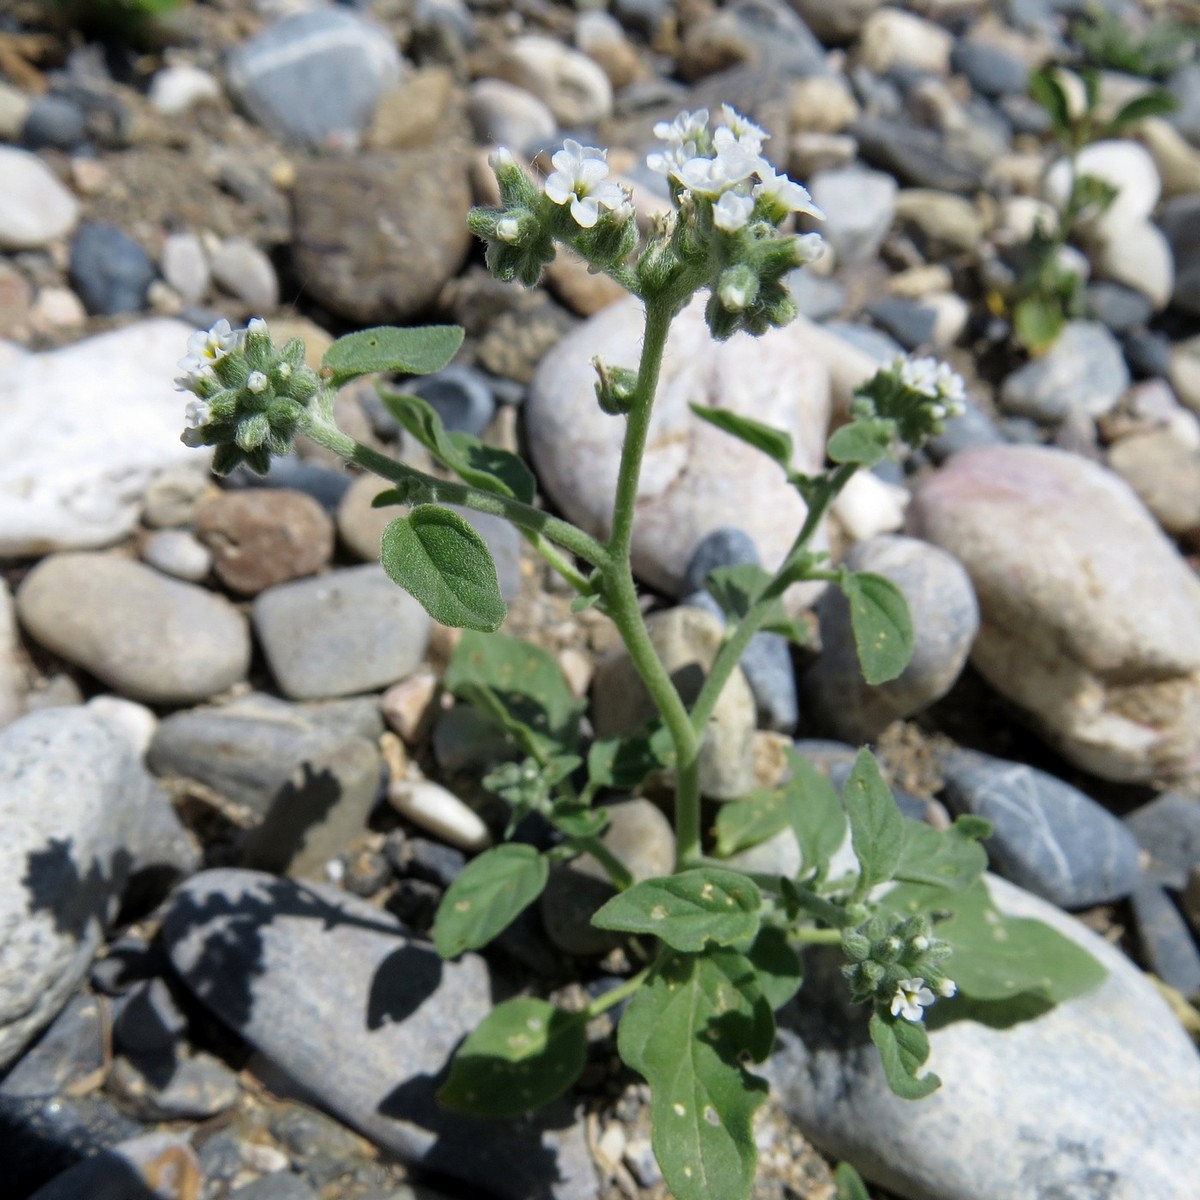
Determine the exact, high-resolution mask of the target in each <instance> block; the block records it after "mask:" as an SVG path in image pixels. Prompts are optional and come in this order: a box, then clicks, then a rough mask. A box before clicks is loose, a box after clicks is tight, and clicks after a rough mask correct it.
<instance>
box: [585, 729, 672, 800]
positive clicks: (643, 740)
mask: <svg viewBox="0 0 1200 1200" xmlns="http://www.w3.org/2000/svg"><path fill="white" fill-rule="evenodd" d="M587 762H588V782H589V783H590V784H592V785H593V786H594V787H598V788H599V787H607V788H616V789H618V790H620V791H627V790H630V789H632V788H635V787H637V786H638V785H639V784H640V783H642V782H643V781H644V780H645V778H646V776H647V775H649V774H650V772H651V771H657V770H658V769H659V768H661V767H664V766H666V763H665V762H664V761H663V760H662V758H661V757H660V756H659V754H658V750H657V748H656V746H655V742H654V739H653V738H652V737H651V736H650V735H649V734H635V735H633V736H631V737H610V738H597V739H596V740H595V741H594V742H593V743H592V745H591V748H590V749H589V750H588V758H587Z"/></svg>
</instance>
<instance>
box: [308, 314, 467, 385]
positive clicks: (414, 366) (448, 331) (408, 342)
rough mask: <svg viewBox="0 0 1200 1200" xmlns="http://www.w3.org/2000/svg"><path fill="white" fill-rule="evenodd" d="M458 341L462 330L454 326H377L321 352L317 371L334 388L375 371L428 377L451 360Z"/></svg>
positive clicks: (354, 334) (348, 335) (351, 334)
mask: <svg viewBox="0 0 1200 1200" xmlns="http://www.w3.org/2000/svg"><path fill="white" fill-rule="evenodd" d="M462 340H463V330H462V329H461V328H460V327H459V326H457V325H425V326H421V327H418V328H413V329H399V328H397V327H395V326H392V325H378V326H376V327H375V328H373V329H360V330H359V331H358V332H357V333H348V334H347V335H346V336H345V337H340V338H338V340H337V341H336V342H334V343H333V345H332V346H330V347H329V349H328V350H326V351H325V357H324V358H322V359H321V368H322V371H323V373H324V374H326V375H327V377H328V378H329V380H330V382H331V383H332V385H333V386H334V387H341V386H342V384H344V383H347V382H349V381H350V380H351V379H357V378H358V376H360V375H373V374H375V373H376V372H378V371H388V372H399V373H401V374H404V375H428V374H430V372H432V371H440V370H441V369H442V368H443V367H444V366H445V365H446V364H447V363H448V362H449V361H450V360H451V359H452V358H453V357H454V356H455V354H456V353H457V352H458V348H459V346H461V345H462Z"/></svg>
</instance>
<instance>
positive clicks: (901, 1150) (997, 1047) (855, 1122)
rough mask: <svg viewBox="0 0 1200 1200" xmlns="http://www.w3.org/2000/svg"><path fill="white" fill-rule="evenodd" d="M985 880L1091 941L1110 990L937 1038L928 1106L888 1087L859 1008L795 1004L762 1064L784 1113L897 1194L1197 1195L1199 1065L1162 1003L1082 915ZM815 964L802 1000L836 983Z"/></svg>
mask: <svg viewBox="0 0 1200 1200" xmlns="http://www.w3.org/2000/svg"><path fill="white" fill-rule="evenodd" d="M988 887H989V890H990V891H991V893H992V896H993V899H994V900H995V902H996V903H997V904H998V906H999V907H1000V908H1001V910H1002V911H1004V912H1006V913H1010V914H1011V915H1013V916H1019V917H1033V918H1036V919H1038V920H1041V921H1044V922H1046V923H1047V924H1049V925H1051V926H1052V927H1053V928H1055V929H1056V930H1058V931H1059V932H1060V933H1062V934H1064V935H1065V936H1066V937H1068V938H1070V940H1071V941H1073V942H1075V943H1076V944H1078V945H1081V946H1083V947H1084V948H1086V949H1087V950H1088V952H1089V953H1091V954H1092V955H1093V956H1094V957H1095V958H1097V959H1098V960H1099V961H1100V963H1101V964H1102V965H1103V966H1104V967H1105V968H1106V969H1107V971H1108V975H1107V977H1106V978H1105V980H1104V981H1103V982H1102V983H1101V984H1100V986H1099V987H1098V988H1096V989H1095V990H1093V991H1091V992H1089V993H1087V994H1086V995H1084V996H1080V997H1077V998H1075V999H1073V1000H1071V1001H1070V1002H1069V1003H1067V1004H1062V1005H1060V1006H1058V1007H1057V1008H1055V1009H1053V1010H1052V1011H1050V1012H1048V1013H1046V1014H1045V1015H1044V1016H1039V1017H1038V1018H1037V1019H1035V1020H1028V1021H1023V1022H1020V1023H1018V1024H1015V1025H1012V1026H1010V1027H1009V1028H1006V1029H1002V1028H992V1027H990V1026H988V1025H984V1024H980V1023H977V1022H975V1021H968V1020H961V1021H955V1022H951V1023H948V1024H945V1025H941V1026H940V1027H938V1028H936V1029H931V1030H930V1043H931V1045H932V1055H931V1057H930V1061H929V1066H930V1067H931V1068H932V1069H933V1070H934V1071H936V1072H937V1073H938V1074H939V1075H940V1076H941V1079H942V1087H941V1088H940V1089H939V1090H938V1091H937V1092H935V1093H933V1095H932V1096H929V1097H927V1098H926V1099H924V1100H922V1101H920V1102H919V1103H913V1102H911V1101H908V1100H901V1099H899V1098H898V1097H896V1096H895V1095H893V1094H892V1092H891V1091H890V1089H889V1088H888V1086H887V1083H886V1082H885V1080H884V1077H883V1071H882V1068H881V1066H880V1064H879V1056H878V1053H877V1051H876V1050H875V1047H874V1046H873V1045H872V1044H871V1043H870V1041H868V1040H867V1038H866V1036H865V1034H864V1032H863V1028H862V1027H863V1013H862V1010H861V1009H860V1008H851V1007H850V1006H849V1005H848V1004H847V1003H845V1002H841V1001H838V1000H837V999H834V998H833V997H832V995H831V999H830V1002H829V1003H826V1004H821V1005H813V1004H812V1003H811V1002H810V1001H804V1002H797V1001H793V1002H792V1003H791V1004H789V1005H788V1007H787V1008H785V1009H784V1010H783V1011H782V1012H781V1014H780V1017H779V1026H780V1028H779V1035H778V1036H779V1042H778V1043H777V1046H776V1050H775V1053H774V1054H773V1056H772V1058H771V1059H770V1060H769V1062H768V1067H767V1074H768V1077H769V1078H770V1079H771V1081H772V1083H773V1084H774V1087H773V1088H772V1091H773V1092H775V1094H777V1095H779V1096H780V1097H781V1100H782V1104H783V1107H784V1110H785V1111H786V1112H787V1114H788V1115H789V1117H791V1119H792V1120H793V1121H795V1123H796V1124H797V1125H798V1127H799V1128H800V1130H801V1131H802V1132H803V1133H804V1134H805V1136H806V1137H808V1138H810V1139H811V1140H812V1141H813V1142H814V1143H815V1144H816V1145H817V1146H819V1147H820V1148H821V1149H823V1150H824V1151H825V1152H826V1153H828V1154H830V1155H832V1156H833V1157H835V1158H840V1159H848V1160H849V1161H851V1162H854V1163H856V1164H858V1165H859V1167H860V1168H861V1169H862V1170H863V1172H864V1174H865V1175H866V1177H867V1178H868V1179H871V1180H873V1181H876V1182H878V1183H879V1184H881V1185H882V1186H885V1187H887V1189H888V1190H889V1191H892V1192H896V1193H897V1194H899V1195H909V1196H914V1197H915V1196H921V1197H928V1198H931V1200H933V1198H936V1200H1014V1198H1015V1197H1018V1196H1028V1197H1033V1196H1037V1195H1039V1194H1041V1195H1043V1196H1050V1195H1054V1194H1056V1193H1057V1194H1059V1195H1063V1196H1067V1195H1072V1194H1074V1195H1078V1196H1080V1197H1083V1196H1089V1195H1091V1196H1095V1195H1097V1194H1098V1193H1097V1188H1100V1189H1101V1192H1100V1193H1099V1194H1103V1195H1105V1196H1106V1197H1107V1200H1139V1198H1140V1197H1144V1196H1154V1197H1155V1200H1190V1197H1191V1196H1192V1194H1193V1192H1194V1190H1195V1189H1194V1187H1193V1185H1192V1183H1190V1182H1188V1181H1189V1180H1190V1179H1191V1178H1192V1170H1191V1168H1192V1164H1193V1163H1194V1162H1195V1161H1196V1158H1197V1155H1198V1154H1200V1062H1198V1061H1197V1058H1196V1054H1195V1050H1194V1048H1193V1046H1192V1044H1191V1041H1190V1039H1189V1038H1188V1036H1187V1034H1186V1033H1185V1032H1184V1031H1183V1029H1182V1028H1181V1027H1180V1025H1179V1022H1178V1021H1177V1020H1176V1018H1175V1016H1174V1015H1173V1014H1172V1012H1171V1011H1170V1009H1169V1008H1168V1006H1167V1003H1166V1001H1165V1000H1164V999H1163V998H1162V997H1161V996H1160V995H1159V994H1158V992H1157V990H1156V989H1155V988H1154V986H1153V985H1152V984H1151V983H1150V981H1149V980H1147V979H1146V977H1145V976H1144V975H1143V974H1142V973H1141V971H1139V970H1138V969H1137V968H1136V967H1135V966H1134V965H1133V964H1132V963H1131V962H1129V960H1128V959H1127V958H1126V957H1125V956H1124V955H1123V954H1121V952H1120V951H1119V950H1117V949H1116V948H1115V947H1113V946H1110V945H1109V944H1108V943H1107V942H1106V941H1105V940H1104V939H1103V938H1101V937H1098V936H1097V935H1096V934H1094V933H1092V932H1091V931H1090V930H1088V929H1086V928H1085V927H1084V926H1083V925H1082V924H1080V923H1079V922H1078V921H1076V920H1074V919H1073V918H1071V917H1069V916H1067V915H1066V914H1065V913H1062V912H1061V911H1059V910H1058V909H1056V908H1055V907H1054V906H1053V905H1051V904H1048V903H1047V902H1045V901H1043V900H1039V899H1038V898H1037V897H1034V896H1030V895H1029V894H1028V893H1025V892H1022V891H1021V890H1020V889H1019V888H1016V887H1013V886H1012V885H1011V884H1007V883H1005V882H1004V881H1003V880H1000V879H996V878H994V877H989V878H988ZM806 968H807V969H806V975H807V979H806V988H805V990H806V991H810V989H811V990H812V993H813V994H817V992H816V989H817V988H818V987H822V989H823V988H824V987H828V988H829V989H831V992H832V993H833V994H836V993H837V991H838V989H840V987H841V981H840V980H839V979H838V978H837V974H836V972H837V964H836V962H835V961H834V958H833V956H832V955H831V956H829V957H827V958H825V959H823V960H822V959H821V958H820V956H818V955H810V956H807V958H806ZM818 968H819V969H820V972H821V974H820V977H821V979H823V980H826V981H827V982H826V983H824V984H821V983H818V982H816V979H815V978H814V976H816V974H817V971H818ZM822 994H823V992H822ZM1100 1094H1103V1095H1104V1096H1105V1097H1106V1102H1105V1104H1104V1105H1103V1106H1101V1107H1100V1108H1097V1106H1096V1104H1095V1102H1094V1098H1095V1097H1096V1096H1097V1095H1100ZM998 1145H1002V1146H1004V1147H1005V1151H1004V1153H1002V1154H997V1153H995V1148H996V1147H997V1146H998Z"/></svg>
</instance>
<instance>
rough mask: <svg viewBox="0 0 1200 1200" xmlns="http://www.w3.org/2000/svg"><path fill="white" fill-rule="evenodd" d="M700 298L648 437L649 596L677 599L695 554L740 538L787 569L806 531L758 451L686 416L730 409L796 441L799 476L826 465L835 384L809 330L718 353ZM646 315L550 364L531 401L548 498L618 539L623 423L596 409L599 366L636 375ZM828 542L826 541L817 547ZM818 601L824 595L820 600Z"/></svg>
mask: <svg viewBox="0 0 1200 1200" xmlns="http://www.w3.org/2000/svg"><path fill="white" fill-rule="evenodd" d="M705 299H706V298H705V297H700V298H699V299H698V300H697V301H696V302H695V303H693V304H692V305H691V306H690V307H689V308H688V309H686V310H685V311H684V312H683V313H682V314H681V315H680V316H679V317H678V318H677V319H676V321H675V324H674V325H673V326H672V329H671V336H670V340H669V342H668V344H667V354H666V358H665V361H664V363H663V369H662V376H661V379H660V382H659V388H658V398H657V400H656V402H655V410H654V417H653V419H652V421H651V425H650V436H649V440H648V443H647V447H646V456H645V460H644V464H643V470H642V477H641V486H640V489H639V492H638V509H637V524H636V526H635V530H634V538H633V567H634V571H635V572H636V573H637V575H638V576H639V577H640V578H641V579H643V580H645V581H646V582H647V583H648V584H650V585H651V586H652V587H656V588H660V589H662V590H663V591H665V592H668V593H670V594H672V595H679V594H680V588H681V586H682V583H683V575H684V570H685V569H686V567H687V564H688V561H689V559H690V558H691V556H692V551H693V550H695V548H696V546H697V544H698V543H699V542H700V541H701V539H702V538H704V537H705V536H706V535H707V534H709V533H711V532H712V531H713V530H714V529H718V528H721V527H723V526H728V525H729V524H731V523H734V524H736V525H738V526H739V527H740V528H741V529H743V530H744V531H745V532H746V533H748V534H749V535H750V537H752V538H753V539H754V542H755V544H756V545H757V547H758V550H759V554H760V555H761V557H762V560H763V563H764V565H765V566H767V567H768V568H771V567H775V566H777V565H778V564H779V562H780V561H782V558H783V555H784V554H785V553H786V552H787V550H788V548H789V547H790V546H791V544H792V540H793V539H794V538H795V536H796V533H797V532H798V530H799V529H800V526H801V524H802V522H803V520H804V514H805V508H804V504H803V502H802V501H801V499H800V497H799V496H798V495H797V494H796V492H795V491H794V490H793V489H792V488H791V487H789V486H788V484H787V482H786V480H785V479H784V475H783V471H782V470H781V469H780V468H779V467H777V466H776V465H775V464H774V463H772V462H771V460H770V459H768V458H767V457H766V456H765V455H764V454H762V453H761V452H760V451H757V450H754V449H752V448H751V447H750V446H747V445H746V444H745V443H743V442H740V441H738V440H737V439H736V438H733V437H730V436H729V435H728V434H726V433H722V432H721V431H720V430H719V429H716V428H715V427H714V426H712V425H709V424H708V423H707V422H705V421H702V420H701V419H700V418H699V417H697V416H696V415H695V414H694V413H693V412H692V411H691V409H690V408H689V407H688V405H689V404H698V405H703V406H705V407H710V408H728V409H732V410H733V411H734V412H736V413H739V414H741V415H743V416H747V417H753V418H754V419H755V420H758V421H762V422H765V423H766V424H768V425H774V426H776V427H778V428H780V429H786V430H787V431H788V433H789V434H790V435H791V437H792V441H793V443H794V445H795V454H794V459H793V465H794V466H796V467H797V468H799V469H801V470H804V471H815V470H817V469H818V468H819V467H820V465H821V464H822V463H823V462H824V448H825V435H826V428H827V426H828V423H829V406H830V399H829V392H830V388H829V374H828V371H827V370H826V368H825V367H824V366H822V365H821V363H820V362H818V361H817V360H815V359H814V357H813V356H812V355H811V354H809V353H808V351H807V346H806V341H805V338H806V334H805V332H804V328H803V327H799V323H798V324H797V325H794V326H789V327H788V328H786V329H782V330H774V331H772V332H771V333H768V334H766V335H765V336H763V337H761V338H752V337H750V336H748V335H745V334H738V335H736V336H735V337H733V338H731V339H730V340H729V341H727V342H721V343H718V342H715V341H714V340H713V339H712V336H711V335H710V334H709V332H708V327H707V325H705V323H704V301H705ZM642 328H643V315H642V306H641V303H640V302H639V301H636V300H630V301H627V302H624V303H618V304H613V305H610V306H609V307H608V308H606V309H604V310H602V311H601V312H599V313H597V314H596V315H595V316H594V317H591V318H590V319H589V320H587V321H585V322H584V323H583V324H582V325H580V326H579V327H578V328H577V329H575V330H573V331H572V332H571V333H570V334H568V335H567V337H565V338H563V340H562V341H561V342H559V344H558V345H557V346H555V347H554V349H553V350H551V351H550V353H549V354H547V355H546V357H545V358H544V359H543V360H542V362H541V365H540V366H539V367H538V370H537V374H536V375H535V377H534V380H533V386H532V389H531V391H530V395H529V400H528V402H527V410H526V411H527V414H528V420H527V422H526V427H527V429H528V431H529V439H530V449H531V451H532V454H533V460H534V463H535V465H536V467H537V470H538V477H539V479H540V480H541V483H542V486H543V487H544V488H545V489H546V491H547V492H548V493H549V494H550V496H551V497H553V499H554V501H555V503H557V504H558V505H559V507H561V508H562V509H563V511H564V512H565V513H566V515H567V516H568V517H569V518H570V519H571V520H572V521H574V522H575V523H576V524H578V525H581V526H583V527H584V528H585V529H587V530H588V531H589V532H590V533H592V534H594V535H596V536H600V537H605V536H607V535H608V532H609V519H610V515H611V510H612V500H613V494H614V492H615V490H616V482H617V469H618V465H619V461H620V453H621V440H622V437H623V436H624V431H625V419H624V418H623V417H610V416H608V415H606V414H605V413H604V412H602V411H601V409H600V407H599V405H598V404H597V402H596V394H595V391H594V384H595V381H596V373H595V370H594V369H593V367H592V358H593V357H594V356H596V355H599V356H600V358H602V359H603V360H604V361H605V363H607V364H608V365H610V366H618V367H629V368H631V369H632V368H636V367H637V364H638V357H639V353H640V349H641V340H642ZM818 543H819V544H821V545H823V544H824V543H823V541H822V540H821V538H820V537H818ZM809 594H810V596H811V595H812V594H813V592H812V590H811V589H810V593H809Z"/></svg>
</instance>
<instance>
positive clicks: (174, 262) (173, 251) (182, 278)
mask: <svg viewBox="0 0 1200 1200" xmlns="http://www.w3.org/2000/svg"><path fill="white" fill-rule="evenodd" d="M158 266H159V270H160V271H162V275H163V278H164V279H165V280H166V281H167V282H168V283H169V284H170V285H171V286H172V287H173V288H174V289H175V290H176V291H177V292H178V293H179V294H180V296H182V297H183V299H184V300H187V301H188V302H189V303H191V304H199V303H200V301H201V300H203V299H204V297H205V296H206V295H207V294H208V285H209V282H210V279H211V276H212V272H211V271H210V270H209V266H208V255H206V254H205V253H204V247H203V246H202V245H201V243H200V239H199V238H198V237H197V236H196V235H195V234H194V233H173V234H171V235H170V236H169V237H167V238H166V240H165V241H164V242H163V247H162V253H161V254H160V255H159V258H158Z"/></svg>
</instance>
